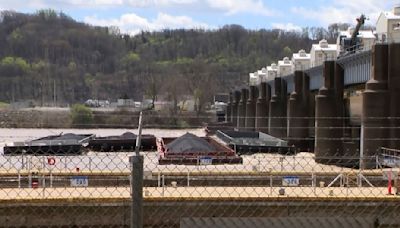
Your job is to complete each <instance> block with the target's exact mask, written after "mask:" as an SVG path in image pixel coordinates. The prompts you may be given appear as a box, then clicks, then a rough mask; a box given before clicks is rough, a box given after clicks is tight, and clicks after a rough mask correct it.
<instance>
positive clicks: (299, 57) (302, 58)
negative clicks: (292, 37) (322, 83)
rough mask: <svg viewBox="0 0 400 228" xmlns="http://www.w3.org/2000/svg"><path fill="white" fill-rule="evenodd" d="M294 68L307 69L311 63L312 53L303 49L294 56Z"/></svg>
mask: <svg viewBox="0 0 400 228" xmlns="http://www.w3.org/2000/svg"><path fill="white" fill-rule="evenodd" d="M292 63H293V67H294V70H295V71H296V70H307V69H308V68H310V65H311V55H310V54H308V53H306V51H304V50H303V49H302V50H300V51H299V52H298V53H294V54H293V56H292Z"/></svg>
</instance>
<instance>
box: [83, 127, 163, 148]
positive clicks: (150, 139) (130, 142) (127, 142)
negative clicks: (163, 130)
mask: <svg viewBox="0 0 400 228" xmlns="http://www.w3.org/2000/svg"><path fill="white" fill-rule="evenodd" d="M136 139H137V135H135V134H134V133H131V132H125V133H123V134H122V135H117V136H107V137H96V138H94V139H91V140H90V141H89V145H88V148H89V149H91V150H93V151H100V152H119V151H134V150H135V148H136ZM155 149H156V137H155V136H154V135H142V136H141V143H140V150H141V151H151V150H155Z"/></svg>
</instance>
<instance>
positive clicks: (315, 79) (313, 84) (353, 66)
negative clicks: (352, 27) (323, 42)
mask: <svg viewBox="0 0 400 228" xmlns="http://www.w3.org/2000/svg"><path fill="white" fill-rule="evenodd" d="M336 62H337V63H338V64H339V65H341V66H342V67H343V70H344V84H345V86H349V85H355V84H362V83H365V82H367V81H368V80H369V79H370V76H371V51H370V50H368V51H362V52H359V53H356V54H352V55H348V56H344V57H342V58H340V59H338V60H336ZM305 73H307V74H308V76H309V77H310V90H318V89H319V88H321V87H322V86H323V83H324V80H323V66H322V65H321V66H317V67H313V68H310V69H308V70H305ZM282 78H283V79H284V80H285V81H286V83H287V92H288V93H291V92H293V90H294V82H293V78H294V74H290V75H287V76H283V77H282ZM268 84H269V85H270V86H271V92H272V94H274V80H272V81H269V82H268Z"/></svg>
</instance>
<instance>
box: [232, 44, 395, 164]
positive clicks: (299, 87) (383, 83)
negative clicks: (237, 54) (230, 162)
mask: <svg viewBox="0 0 400 228" xmlns="http://www.w3.org/2000/svg"><path fill="white" fill-rule="evenodd" d="M398 59H400V44H399V43H390V44H388V43H377V44H375V45H374V47H373V48H372V50H369V51H362V52H359V53H354V54H351V55H347V56H344V57H341V58H339V59H337V60H326V61H325V62H324V63H323V64H322V65H321V66H317V67H314V68H311V69H308V70H304V71H295V72H294V73H293V74H290V75H286V76H283V77H276V78H275V79H274V80H272V81H268V82H261V83H260V84H259V85H258V86H253V85H251V86H249V87H245V88H241V89H240V90H234V91H231V93H230V101H229V104H228V108H227V121H228V122H230V123H232V126H234V127H235V128H237V129H238V130H246V131H260V132H264V133H267V134H270V135H272V136H275V137H278V138H282V139H285V140H287V141H289V143H290V144H291V145H294V146H296V147H297V148H298V149H299V151H304V150H307V151H309V150H312V151H314V153H315V158H316V161H317V162H320V163H327V164H332V163H337V162H338V159H337V158H338V157H344V156H351V157H356V159H354V160H353V161H352V162H347V164H340V165H344V166H354V165H356V166H362V167H363V168H373V167H375V166H376V162H375V160H376V159H374V158H375V157H376V156H378V155H379V153H380V149H381V148H382V147H385V148H392V149H399V148H400V140H399V139H400V127H399V126H400V123H399V122H400V121H399V120H400V108H399V107H400V105H398V102H397V101H396V98H397V97H399V95H400V64H398V63H397V62H398ZM355 90H362V93H361V95H362V96H361V101H360V104H359V105H360V108H359V109H360V110H359V112H360V114H361V116H360V117H359V118H358V120H357V121H353V120H354V116H353V115H351V114H350V105H349V100H351V98H352V95H351V93H350V92H352V91H355ZM330 157H331V158H335V159H329V158H330ZM333 160H334V162H333Z"/></svg>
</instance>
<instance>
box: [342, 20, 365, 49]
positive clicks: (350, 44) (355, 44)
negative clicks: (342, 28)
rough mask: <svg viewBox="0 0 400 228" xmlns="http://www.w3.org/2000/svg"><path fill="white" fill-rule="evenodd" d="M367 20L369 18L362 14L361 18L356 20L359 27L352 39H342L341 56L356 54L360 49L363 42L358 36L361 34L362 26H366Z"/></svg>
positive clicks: (345, 37) (343, 37)
mask: <svg viewBox="0 0 400 228" xmlns="http://www.w3.org/2000/svg"><path fill="white" fill-rule="evenodd" d="M366 19H367V18H366V17H365V15H364V14H361V16H360V17H359V18H357V19H356V20H357V25H356V27H355V29H354V31H353V33H352V34H351V37H350V38H349V37H347V36H342V37H340V46H341V53H340V55H341V56H344V55H348V54H351V53H354V52H355V51H356V50H357V49H358V48H359V45H360V43H361V40H360V39H359V38H358V37H357V36H358V34H359V31H360V28H361V26H363V25H364V23H365V20H366Z"/></svg>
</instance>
